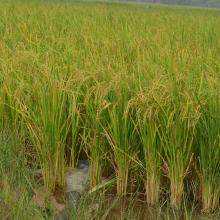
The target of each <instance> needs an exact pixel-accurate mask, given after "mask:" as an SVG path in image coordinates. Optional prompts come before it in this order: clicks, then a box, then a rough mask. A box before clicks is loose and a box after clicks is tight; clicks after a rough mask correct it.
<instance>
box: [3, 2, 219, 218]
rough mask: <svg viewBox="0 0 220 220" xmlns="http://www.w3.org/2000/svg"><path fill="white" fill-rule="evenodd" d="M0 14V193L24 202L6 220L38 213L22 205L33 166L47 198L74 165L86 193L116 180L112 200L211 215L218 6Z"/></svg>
mask: <svg viewBox="0 0 220 220" xmlns="http://www.w3.org/2000/svg"><path fill="white" fill-rule="evenodd" d="M0 14H1V16H0V130H1V133H2V135H1V137H0V151H1V159H0V186H2V187H1V189H5V190H2V192H1V191H0V197H1V196H2V197H3V198H5V200H6V203H7V201H8V202H9V203H10V204H11V202H10V201H12V200H13V199H12V197H13V196H12V194H13V195H14V196H15V195H17V194H19V193H18V192H17V191H16V189H19V190H20V192H24V193H23V194H22V195H25V196H24V197H19V201H20V203H19V201H17V205H16V210H15V211H14V213H20V218H19V217H18V216H19V215H17V214H14V217H13V216H12V217H11V219H30V216H37V214H36V213H38V216H40V215H41V214H42V213H41V214H39V213H40V211H39V210H37V209H36V208H33V210H34V211H33V210H32V209H31V207H32V206H34V205H33V204H32V205H30V206H29V207H28V209H27V207H25V206H22V205H20V206H19V205H18V204H23V205H24V204H30V199H31V195H30V194H31V193H30V192H31V189H32V187H33V186H34V184H35V183H34V180H33V175H32V173H34V171H36V170H37V169H41V171H42V176H43V183H44V187H45V189H46V190H47V191H48V192H53V191H54V190H55V188H56V186H59V187H61V188H62V187H64V173H65V169H66V168H67V167H74V166H75V165H76V163H77V160H79V159H88V160H89V163H90V178H89V180H90V182H89V190H93V189H96V188H97V187H99V186H100V185H102V181H103V179H104V180H105V179H108V178H115V182H114V184H113V191H114V194H115V196H118V197H119V198H121V197H122V198H125V197H128V196H133V195H134V196H136V195H137V194H138V195H139V197H141V198H142V200H143V201H144V203H145V205H146V206H147V207H156V206H159V207H161V206H167V207H171V209H172V210H178V211H179V210H186V209H191V208H192V207H195V210H196V213H205V214H212V213H215V212H217V211H218V209H219V208H220V203H219V202H220V114H219V113H220V88H219V85H220V11H219V10H211V9H191V8H184V7H183V8H181V7H178V8H177V7H176V8H175V7H160V6H154V5H152V6H145V5H125V4H110V3H61V2H60V3H59V2H56V3H52V2H43V1H40V2H38V3H37V2H32V3H31V1H25V3H24V2H23V3H22V1H17V2H16V1H7V2H3V1H1V2H0ZM5 134H9V135H5ZM8 136H9V137H10V138H7V137H8ZM8 140H10V143H11V142H12V144H10V146H13V147H8V146H7V143H8ZM16 167H17V168H16ZM17 169H18V170H17ZM18 182H19V184H20V185H19V184H18ZM6 186H7V187H6ZM19 195H20V194H19ZM22 198H23V200H22ZM21 207H22V208H21ZM0 209H1V200H0ZM24 209H25V210H26V212H27V213H26V215H27V218H23V217H22V213H23V212H22V210H24ZM18 210H20V212H19V211H18ZM33 213H35V214H34V215H33ZM0 214H1V211H0ZM23 214H24V213H23ZM0 216H1V215H0ZM16 216H17V217H16ZM32 219H34V218H32ZM36 219H37V218H36ZM38 219H43V217H42V218H41V217H39V218H38ZM97 219H99V218H97ZM100 219H101V218H100ZM121 219H123V218H121ZM159 219H162V218H159ZM166 219H168V218H166ZM182 219H183V218H182ZM186 219H191V218H186ZM212 219H214V218H212Z"/></svg>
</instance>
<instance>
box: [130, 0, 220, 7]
mask: <svg viewBox="0 0 220 220" xmlns="http://www.w3.org/2000/svg"><path fill="white" fill-rule="evenodd" d="M130 1H132V0H130ZM136 1H139V2H140V1H141V2H149V3H163V4H175V5H192V6H206V7H220V0H136Z"/></svg>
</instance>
